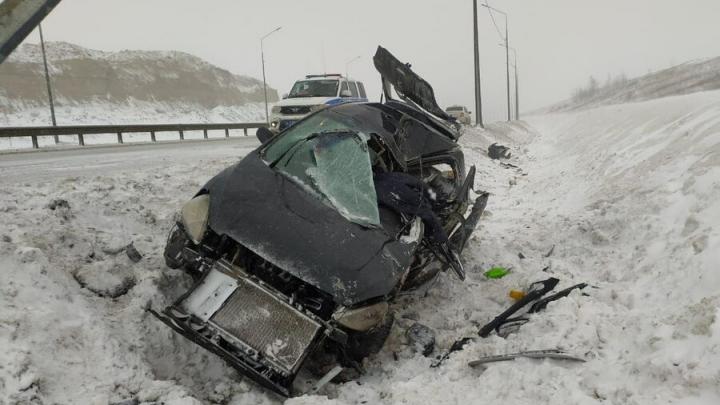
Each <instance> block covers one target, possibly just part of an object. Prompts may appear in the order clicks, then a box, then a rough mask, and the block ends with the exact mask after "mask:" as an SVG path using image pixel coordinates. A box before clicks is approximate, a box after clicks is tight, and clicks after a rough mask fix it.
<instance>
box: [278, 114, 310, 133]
mask: <svg viewBox="0 0 720 405" xmlns="http://www.w3.org/2000/svg"><path fill="white" fill-rule="evenodd" d="M308 115H309V114H303V115H273V116H272V117H271V119H270V128H271V129H273V130H275V131H278V132H281V131H284V130H285V129H287V128H290V127H291V126H293V125H295V124H296V123H297V122H298V121H300V120H301V119H303V118H305V117H307V116H308Z"/></svg>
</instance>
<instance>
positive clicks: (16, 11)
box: [0, 0, 60, 63]
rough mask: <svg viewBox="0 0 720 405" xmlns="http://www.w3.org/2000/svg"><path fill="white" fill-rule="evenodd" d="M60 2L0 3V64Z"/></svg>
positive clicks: (26, 0) (25, 0)
mask: <svg viewBox="0 0 720 405" xmlns="http://www.w3.org/2000/svg"><path fill="white" fill-rule="evenodd" d="M58 3H60V0H5V1H3V2H0V63H2V62H3V61H4V60H5V59H6V58H7V57H8V56H9V55H10V53H11V52H12V51H13V50H14V49H15V48H16V47H17V46H18V45H20V43H21V42H22V41H23V40H24V39H25V37H27V36H28V35H29V34H30V32H31V31H32V30H33V29H35V27H37V26H38V24H40V22H41V21H42V20H43V18H45V16H46V15H48V14H49V13H50V11H52V9H53V8H54V7H55V6H57V4H58Z"/></svg>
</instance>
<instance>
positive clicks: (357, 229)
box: [204, 150, 414, 305]
mask: <svg viewBox="0 0 720 405" xmlns="http://www.w3.org/2000/svg"><path fill="white" fill-rule="evenodd" d="M204 188H205V189H207V190H208V191H209V194H210V219H209V225H210V228H211V229H212V230H213V231H215V232H216V233H218V234H221V235H222V234H225V235H228V236H230V237H232V238H233V239H234V240H235V241H237V242H238V243H240V244H242V245H243V246H245V247H247V248H248V249H250V250H252V251H253V252H255V253H256V254H258V255H259V256H261V257H263V258H264V259H266V260H268V261H269V262H271V263H273V264H274V265H276V266H278V267H279V268H281V269H283V270H285V271H287V272H289V273H291V274H293V275H294V276H296V277H298V278H300V279H301V280H303V281H305V282H307V283H309V284H312V285H314V286H315V287H317V288H319V289H320V290H322V291H325V292H327V293H329V294H331V295H332V296H333V297H334V299H335V300H336V302H337V303H338V304H343V305H352V304H355V303H359V302H362V301H365V300H368V299H370V298H375V297H379V296H383V295H386V294H388V293H390V292H391V291H392V290H393V289H394V288H395V286H396V285H397V284H398V282H399V281H400V278H401V277H402V275H403V273H404V270H405V269H406V268H407V267H408V266H409V264H410V261H411V260H412V253H413V250H414V245H408V244H404V243H401V242H398V241H396V240H394V239H393V238H392V237H390V236H388V235H387V234H386V233H385V231H384V230H382V229H370V228H363V227H362V226H360V225H357V224H354V223H352V222H350V221H348V220H347V219H345V218H344V217H342V216H341V215H340V214H339V213H337V212H336V211H335V210H334V209H332V208H331V207H329V206H328V205H326V204H324V203H323V202H322V201H320V200H319V199H318V198H317V197H315V196H314V195H312V194H310V193H308V192H307V191H305V190H304V189H303V188H302V187H301V186H299V185H298V184H296V183H295V182H293V181H291V180H290V179H288V178H287V177H285V176H284V175H282V174H280V173H278V172H276V171H274V170H273V169H271V168H270V167H268V166H267V164H266V163H265V162H264V161H262V159H261V158H260V156H259V153H258V151H257V150H256V151H254V152H252V153H250V154H249V155H247V156H246V157H245V158H244V159H243V160H242V161H240V162H239V163H237V164H235V165H233V166H231V167H229V168H227V169H225V170H224V171H223V172H221V173H220V174H218V175H217V176H215V177H214V178H212V179H211V180H210V181H209V182H208V183H207V185H206V186H205V187H204Z"/></svg>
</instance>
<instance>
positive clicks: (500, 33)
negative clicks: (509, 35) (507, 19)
mask: <svg viewBox="0 0 720 405" xmlns="http://www.w3.org/2000/svg"><path fill="white" fill-rule="evenodd" d="M485 5H486V6H487V7H485V8H486V9H487V11H488V14H490V19H491V20H492V23H493V25H494V26H495V31H497V33H498V36H500V40H501V41H503V42H504V41H505V40H506V39H505V36H504V35H503V34H502V31H501V30H500V27H498V25H497V21H495V15H494V14H493V12H492V8H491V6H490V4H488V2H487V0H485Z"/></svg>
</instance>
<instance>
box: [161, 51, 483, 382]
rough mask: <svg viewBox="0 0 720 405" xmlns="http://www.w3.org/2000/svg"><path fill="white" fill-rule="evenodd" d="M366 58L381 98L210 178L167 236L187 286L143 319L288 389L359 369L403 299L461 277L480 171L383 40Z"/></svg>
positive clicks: (479, 206)
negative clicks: (302, 377) (190, 281)
mask: <svg viewBox="0 0 720 405" xmlns="http://www.w3.org/2000/svg"><path fill="white" fill-rule="evenodd" d="M374 63H375V66H376V67H377V69H378V71H379V72H380V74H381V77H382V85H383V93H384V98H385V101H384V102H381V103H352V104H341V105H337V106H330V107H328V108H325V109H322V110H320V111H316V112H314V113H313V114H311V115H309V116H307V117H306V118H304V119H303V120H301V121H299V122H298V123H297V124H295V125H293V126H292V127H290V128H288V129H286V130H284V131H283V132H281V133H280V134H279V135H277V136H271V135H268V134H266V133H264V132H263V131H262V130H259V131H258V137H259V138H261V141H263V144H262V145H261V146H260V147H259V148H257V149H256V150H254V151H253V152H251V153H250V154H248V155H247V156H246V157H244V158H243V159H242V160H241V161H240V162H238V163H236V164H234V165H232V166H230V167H228V168H226V169H225V170H224V171H222V172H221V173H219V174H218V175H217V176H215V177H213V178H212V179H211V180H210V181H208V183H207V184H206V185H204V186H203V187H202V188H201V189H200V190H199V191H198V192H197V194H196V195H195V196H194V197H193V198H192V199H191V200H190V201H189V202H187V203H186V204H185V205H184V206H183V207H182V209H181V211H180V213H179V215H178V220H177V224H176V225H175V227H174V228H173V229H172V230H171V232H170V235H169V236H168V242H167V246H166V250H165V259H166V262H167V264H168V266H169V267H171V268H182V269H184V270H185V271H187V272H189V273H190V274H191V275H193V277H194V278H195V279H196V282H195V284H194V286H193V287H192V288H191V289H190V290H189V291H187V292H186V293H185V294H183V295H182V296H181V297H180V298H179V299H177V301H176V302H175V303H173V304H172V305H170V306H169V307H167V308H165V309H164V310H162V311H160V312H155V311H152V312H153V313H154V314H155V315H156V316H157V317H158V318H159V319H160V320H162V321H163V322H164V323H166V324H167V325H168V326H170V327H171V328H172V329H174V330H175V331H177V332H178V333H180V334H182V335H183V336H185V337H186V338H188V339H190V340H192V341H193V342H195V343H197V344H198V345H200V346H202V347H204V348H206V349H207V350H209V351H211V352H213V353H215V354H217V355H218V356H221V357H222V358H223V359H224V360H226V361H227V362H228V363H229V364H230V365H232V366H233V367H234V368H236V369H237V370H239V371H240V372H241V373H243V374H244V375H247V376H248V377H250V378H252V379H253V380H255V381H256V382H257V383H259V384H261V385H263V386H265V387H268V388H270V389H271V390H273V391H275V392H277V393H279V394H282V395H285V396H291V395H294V394H297V393H298V392H299V391H298V389H297V387H296V386H294V385H293V382H294V380H295V379H296V377H297V376H298V373H299V372H300V370H301V369H304V368H305V369H308V368H310V369H312V370H311V371H312V372H313V373H314V374H316V375H318V376H323V375H324V376H325V377H324V378H322V379H320V380H321V381H322V380H324V381H327V380H329V379H330V378H332V376H334V375H335V374H336V373H337V371H335V372H334V373H335V374H330V373H331V372H332V371H331V372H328V370H329V369H330V368H332V370H338V367H344V368H348V369H355V370H358V371H361V370H362V366H361V361H362V359H363V358H365V357H367V356H368V355H370V354H373V353H375V352H377V351H379V350H380V349H381V348H382V345H383V343H384V341H385V339H386V338H387V336H388V334H389V332H390V328H391V326H392V323H393V310H392V305H391V304H392V303H393V300H394V299H395V298H396V297H397V296H398V295H399V294H402V293H404V292H407V291H412V290H415V289H417V288H418V287H420V286H422V285H426V284H427V283H428V282H429V281H430V280H432V279H434V278H435V277H436V276H438V275H439V274H443V273H444V272H445V271H446V270H452V273H454V274H456V275H457V276H459V278H460V279H464V270H463V268H462V263H461V262H460V260H459V253H460V252H461V251H462V249H463V247H464V246H465V243H466V242H467V240H468V237H469V236H470V233H471V232H472V230H473V229H474V227H475V225H476V223H477V222H478V219H479V217H480V214H481V213H482V210H483V209H484V207H485V204H486V202H487V194H486V193H481V194H478V195H477V197H476V198H475V199H474V200H473V201H471V200H470V195H471V191H470V190H471V188H472V186H473V182H474V176H475V168H474V167H472V168H471V169H470V170H469V171H468V172H467V173H466V170H465V163H464V156H463V152H462V150H461V148H460V147H459V146H458V144H457V140H458V138H459V136H460V134H459V132H458V128H457V127H456V125H455V122H454V120H453V119H452V118H451V117H449V116H447V115H446V114H445V112H444V111H442V109H440V108H439V107H438V106H437V103H436V101H435V97H434V93H433V89H432V87H430V85H429V84H428V83H427V82H425V81H424V80H423V79H422V78H420V77H419V76H418V75H417V74H415V73H414V72H413V71H412V70H411V69H410V65H406V64H403V63H401V62H400V61H398V60H397V59H396V58H395V57H394V56H393V55H392V54H390V53H389V52H388V51H387V50H385V49H384V48H382V47H378V50H377V53H376V55H375V57H374ZM393 89H394V91H395V93H396V95H397V96H398V97H399V99H396V98H395V97H394V95H393ZM471 207H472V208H471ZM468 212H469V213H468ZM466 214H467V215H466Z"/></svg>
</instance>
